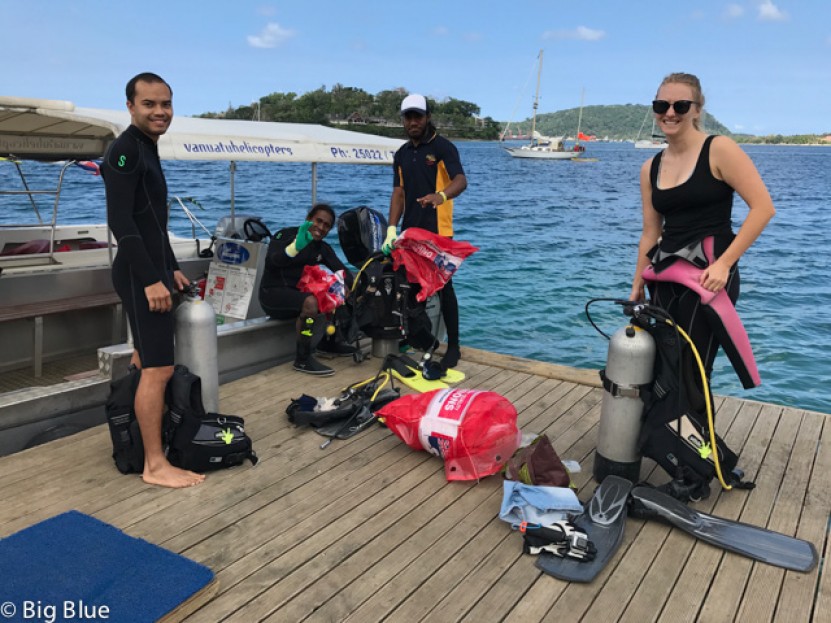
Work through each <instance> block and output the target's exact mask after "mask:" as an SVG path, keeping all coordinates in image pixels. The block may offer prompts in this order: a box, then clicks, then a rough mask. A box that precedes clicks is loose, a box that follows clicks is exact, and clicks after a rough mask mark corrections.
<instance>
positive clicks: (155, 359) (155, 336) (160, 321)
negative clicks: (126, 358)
mask: <svg viewBox="0 0 831 623" xmlns="http://www.w3.org/2000/svg"><path fill="white" fill-rule="evenodd" d="M113 286H114V287H115V291H116V292H117V293H118V296H119V297H121V302H122V303H123V304H124V310H125V311H126V312H127V318H128V320H129V321H130V330H131V331H132V332H133V346H134V347H135V349H136V350H137V351H138V354H139V359H140V360H141V367H142V368H162V367H165V366H172V365H173V327H174V320H173V312H172V311H169V312H163V313H159V312H151V311H150V305H149V304H148V302H147V296H146V295H145V294H144V286H143V285H141V282H140V281H139V280H138V278H137V277H136V276H135V275H134V274H133V272H132V270H130V267H129V266H128V265H126V264H123V263H121V262H114V263H113Z"/></svg>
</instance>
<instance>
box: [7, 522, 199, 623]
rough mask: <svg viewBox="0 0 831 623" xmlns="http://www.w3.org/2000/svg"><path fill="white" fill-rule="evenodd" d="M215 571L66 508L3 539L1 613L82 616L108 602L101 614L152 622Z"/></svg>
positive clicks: (129, 622) (127, 622)
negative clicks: (105, 611) (66, 510)
mask: <svg viewBox="0 0 831 623" xmlns="http://www.w3.org/2000/svg"><path fill="white" fill-rule="evenodd" d="M213 577H214V574H213V572H212V571H211V570H210V569H208V568H207V567H205V566H204V565H200V564H198V563H195V562H193V561H192V560H188V559H187V558H185V557H183V556H179V555H178V554H174V553H173V552H170V551H168V550H165V549H162V548H161V547H158V546H156V545H153V544H152V543H148V542H147V541H143V540H141V539H136V538H134V537H131V536H128V535H126V534H124V533H123V532H122V531H121V530H119V529H117V528H115V527H113V526H111V525H109V524H106V523H103V522H101V521H99V520H97V519H95V518H94V517H90V516H89V515H84V514H83V513H79V512H78V511H69V512H68V513H63V514H62V515H58V516H56V517H52V518H51V519H47V520H46V521H42V522H40V523H38V524H35V525H34V526H30V527H29V528H26V529H24V530H21V531H20V532H17V533H15V534H12V535H11V536H9V537H7V538H5V539H1V540H0V578H1V579H0V602H2V603H0V616H2V619H3V620H4V621H33V620H35V621H41V620H49V619H50V618H51V619H52V620H54V621H62V620H81V619H82V618H87V619H91V618H93V617H92V616H91V615H92V613H93V611H95V612H97V613H99V614H102V613H103V610H102V608H106V609H107V616H106V617H104V616H98V617H97V618H98V619H99V620H101V619H104V620H109V621H118V622H119V623H121V622H124V623H139V622H145V621H147V622H150V621H156V620H158V619H159V618H161V617H163V616H164V615H166V614H167V613H169V612H170V611H171V610H174V609H175V608H177V607H178V606H179V605H181V604H182V603H183V602H185V601H187V600H188V599H189V598H190V597H192V596H193V595H194V594H196V593H198V592H199V591H200V590H202V589H203V588H205V587H206V586H207V585H208V584H210V582H211V581H212V580H213ZM48 607H53V608H54V609H53V610H50V611H46V610H45V608H48ZM84 609H85V610H84ZM84 611H85V612H86V613H87V616H85V617H82V616H81V613H82V612H84ZM53 616H54V618H53Z"/></svg>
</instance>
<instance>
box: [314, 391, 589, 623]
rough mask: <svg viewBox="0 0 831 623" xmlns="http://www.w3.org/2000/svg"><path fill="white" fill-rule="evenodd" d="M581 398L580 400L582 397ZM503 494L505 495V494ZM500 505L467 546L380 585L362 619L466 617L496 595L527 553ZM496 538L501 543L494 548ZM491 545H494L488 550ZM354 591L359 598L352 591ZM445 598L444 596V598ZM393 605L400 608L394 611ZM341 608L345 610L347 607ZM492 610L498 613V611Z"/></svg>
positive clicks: (428, 556) (326, 613)
mask: <svg viewBox="0 0 831 623" xmlns="http://www.w3.org/2000/svg"><path fill="white" fill-rule="evenodd" d="M577 402H578V403H579V400H578V401H577ZM575 404H577V403H575ZM528 415H531V414H528V413H522V414H520V420H519V423H520V425H521V426H524V425H525V421H524V420H523V417H527V416H528ZM555 426H556V425H555ZM566 426H567V425H566V424H561V431H560V432H563V430H564V428H565V427H566ZM549 432H550V434H554V432H555V431H554V430H551V429H549ZM482 484H485V483H482ZM497 498H498V500H501V496H497ZM499 506H500V504H499V503H495V504H493V507H492V508H490V509H487V511H485V518H486V519H488V520H489V521H488V524H487V525H486V526H485V528H484V529H482V530H481V531H479V532H478V533H477V534H473V535H471V537H472V539H471V541H470V542H469V543H467V544H466V545H464V547H462V548H459V547H458V546H454V547H452V548H451V547H449V546H445V545H443V544H442V545H441V546H440V547H438V548H437V549H436V552H435V553H432V552H429V551H428V552H426V553H425V555H424V556H423V557H421V558H419V561H421V564H420V565H416V566H415V567H413V568H410V567H408V568H407V569H406V570H405V571H402V572H401V573H399V574H398V575H397V576H395V577H394V578H393V579H392V580H390V582H389V583H388V584H386V585H385V586H384V587H383V588H381V589H375V595H374V596H369V598H368V600H367V601H365V602H364V603H363V604H362V605H360V607H359V608H358V609H357V610H355V611H354V613H353V614H352V618H353V619H354V620H362V619H365V618H366V617H370V616H372V617H386V616H390V617H391V618H393V619H394V620H407V621H409V620H424V619H425V618H437V619H438V620H443V621H449V620H456V619H459V618H461V617H462V616H463V615H465V613H466V611H467V610H469V609H470V608H473V606H477V608H478V603H477V602H478V601H479V600H481V599H482V598H484V596H485V595H490V593H491V589H492V588H493V584H494V582H495V581H497V580H498V579H499V578H500V577H501V576H502V575H503V573H504V571H503V570H504V569H505V568H506V567H509V566H511V565H512V564H513V563H514V562H515V561H516V560H517V558H519V557H520V556H521V551H522V543H521V539H519V538H518V535H511V534H510V532H511V531H510V528H509V527H508V526H507V525H506V524H505V523H504V522H502V521H500V520H498V519H496V516H497V515H498V512H499ZM486 543H489V544H490V545H486ZM494 543H495V544H496V545H495V549H493V547H494ZM489 550H492V551H490V553H487V552H488V551H489ZM453 551H456V554H455V555H453V556H452V557H451V555H450V553H452V552H453ZM483 552H485V556H484V559H483ZM532 562H533V560H532V559H529V560H527V561H526V563H527V564H529V565H530V566H532V567H533V564H532ZM374 573H375V575H383V576H384V577H388V575H389V574H386V573H379V572H378V571H375V572H374ZM538 574H539V572H535V573H534V574H532V576H533V577H536V576H537V575H538ZM413 586H416V587H418V588H417V589H416V590H415V591H413V590H412V588H410V587H413ZM508 586H509V587H510V588H506V590H511V589H513V588H515V586H514V584H513V582H510V583H509V584H508ZM442 596H444V597H443V598H442ZM349 597H350V599H353V598H354V596H353V595H351V594H350V595H349ZM440 598H441V601H439V599H440ZM437 602H438V603H437ZM327 605H328V604H327ZM392 608H395V610H394V611H392V612H390V610H391V609H392ZM337 613H338V614H340V615H342V614H344V613H343V610H340V611H337ZM318 614H320V617H318ZM489 614H490V615H491V616H492V615H493V613H489ZM330 615H331V616H330ZM475 616H478V615H475ZM318 618H320V620H326V619H327V618H328V619H329V620H337V616H334V615H333V614H332V613H331V611H330V610H329V609H327V608H326V606H324V607H322V608H320V610H319V611H316V613H315V619H318Z"/></svg>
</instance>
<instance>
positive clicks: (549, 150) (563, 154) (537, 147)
mask: <svg viewBox="0 0 831 623" xmlns="http://www.w3.org/2000/svg"><path fill="white" fill-rule="evenodd" d="M542 57H543V51H542V50H540V55H539V59H540V62H539V66H538V69H537V91H536V95H535V96H534V107H533V115H532V117H531V142H530V143H528V144H527V145H522V146H521V147H506V148H505V151H507V152H508V153H509V154H510V155H511V156H513V157H514V158H534V159H538V160H571V159H572V158H575V157H577V156H579V155H581V154H582V153H583V152H584V151H585V148H584V147H582V145H579V144H578V145H575V146H574V148H572V149H569V148H567V147H566V145H565V137H563V136H543V135H542V134H540V133H539V132H538V131H537V129H536V127H537V108H538V107H539V102H540V77H541V75H542ZM581 112H582V108H581Z"/></svg>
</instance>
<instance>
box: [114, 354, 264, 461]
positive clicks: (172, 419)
mask: <svg viewBox="0 0 831 623" xmlns="http://www.w3.org/2000/svg"><path fill="white" fill-rule="evenodd" d="M140 379H141V370H139V369H137V368H136V367H135V366H130V368H129V371H128V373H127V374H126V375H125V376H123V377H121V378H119V379H115V380H113V381H112V382H111V383H110V396H109V397H108V398H107V402H106V406H105V411H106V415H107V424H108V425H109V428H110V437H111V438H112V442H113V460H114V461H115V466H116V467H117V468H118V471H120V472H121V473H122V474H141V473H142V472H143V471H144V444H143V443H142V440H141V430H140V428H139V424H138V420H137V419H136V413H135V408H134V402H135V398H136V389H137V388H138V384H139V380H140ZM165 400H166V402H167V407H168V408H167V410H166V411H165V414H164V418H163V420H162V447H163V448H165V451H166V452H167V459H168V460H169V461H170V463H171V464H172V465H175V466H177V467H181V468H182V469H188V470H191V471H194V472H205V471H210V470H214V469H220V468H223V467H233V466H234V465H240V464H242V462H243V461H244V460H245V459H248V460H250V461H251V463H252V465H254V464H256V463H257V455H256V454H255V453H254V449H253V447H252V443H251V438H250V437H249V436H248V435H247V434H246V433H245V422H244V420H243V419H242V418H241V417H238V416H235V415H221V414H218V413H205V408H204V406H203V404H202V381H201V379H200V378H199V377H198V376H196V375H195V374H193V373H192V372H191V371H190V370H188V368H187V367H186V366H182V365H177V366H176V367H175V368H174V371H173V376H172V377H171V379H170V381H169V382H168V384H167V388H166V392H165Z"/></svg>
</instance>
